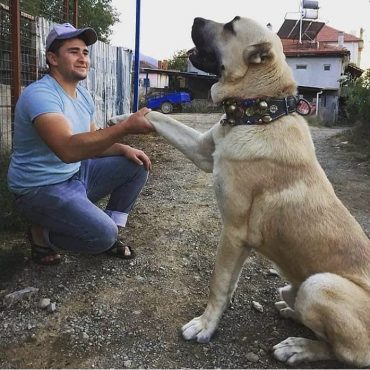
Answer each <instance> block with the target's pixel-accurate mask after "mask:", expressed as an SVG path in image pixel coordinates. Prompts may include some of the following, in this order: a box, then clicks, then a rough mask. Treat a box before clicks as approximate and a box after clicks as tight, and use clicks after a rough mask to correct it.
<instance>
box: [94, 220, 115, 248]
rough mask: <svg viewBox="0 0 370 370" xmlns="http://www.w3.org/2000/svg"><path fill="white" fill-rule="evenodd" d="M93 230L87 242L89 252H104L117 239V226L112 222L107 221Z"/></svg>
mask: <svg viewBox="0 0 370 370" xmlns="http://www.w3.org/2000/svg"><path fill="white" fill-rule="evenodd" d="M95 230H96V232H94V237H93V238H91V240H90V241H89V244H88V248H89V253H91V254H99V253H103V252H106V251H107V250H109V249H110V248H111V247H112V245H113V244H114V243H115V242H116V241H117V238H118V228H117V226H116V225H115V224H114V223H109V224H106V225H104V227H99V228H96V229H95Z"/></svg>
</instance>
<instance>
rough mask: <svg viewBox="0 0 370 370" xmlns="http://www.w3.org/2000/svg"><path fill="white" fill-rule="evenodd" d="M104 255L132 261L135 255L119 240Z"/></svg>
mask: <svg viewBox="0 0 370 370" xmlns="http://www.w3.org/2000/svg"><path fill="white" fill-rule="evenodd" d="M105 253H107V254H109V255H110V256H114V257H118V258H122V259H124V260H132V259H133V258H135V257H136V253H135V252H134V251H133V250H132V248H131V247H130V246H128V245H125V244H123V243H122V242H121V241H120V240H117V241H116V242H115V243H114V244H113V246H112V247H111V248H110V249H108V250H107V251H106V252H105ZM128 253H129V254H128Z"/></svg>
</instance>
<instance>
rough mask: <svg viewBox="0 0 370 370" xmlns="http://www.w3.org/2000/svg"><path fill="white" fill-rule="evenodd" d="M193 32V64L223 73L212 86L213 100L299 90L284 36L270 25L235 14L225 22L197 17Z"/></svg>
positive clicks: (280, 94)
mask: <svg viewBox="0 0 370 370" xmlns="http://www.w3.org/2000/svg"><path fill="white" fill-rule="evenodd" d="M191 36H192V39H193V41H194V44H195V48H194V49H192V50H191V51H190V52H189V59H190V61H191V62H192V64H193V65H194V66H195V67H196V68H198V69H200V70H203V71H205V72H208V73H213V74H216V75H218V76H219V77H220V79H219V82H217V83H216V84H215V85H213V86H212V90H211V92H212V99H213V101H215V102H219V101H221V100H224V99H226V98H228V97H235V98H241V99H246V98H254V97H271V96H274V97H284V96H288V95H292V94H295V91H296V84H295V82H294V80H293V76H292V72H291V70H290V67H289V66H288V64H287V63H286V60H285V55H284V53H283V47H282V44H281V40H280V38H279V37H278V36H277V35H276V34H275V33H273V32H272V31H271V30H270V29H268V28H267V27H265V26H262V25H260V24H258V23H257V22H255V21H254V20H252V19H249V18H241V17H235V18H234V19H233V20H232V21H231V22H228V23H224V24H223V23H218V22H214V21H211V20H207V19H204V18H195V19H194V24H193V27H192V32H191Z"/></svg>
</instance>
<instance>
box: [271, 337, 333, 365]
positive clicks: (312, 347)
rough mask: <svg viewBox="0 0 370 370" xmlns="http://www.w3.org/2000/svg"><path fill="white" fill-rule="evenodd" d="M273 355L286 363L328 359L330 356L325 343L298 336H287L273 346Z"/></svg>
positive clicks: (293, 363)
mask: <svg viewBox="0 0 370 370" xmlns="http://www.w3.org/2000/svg"><path fill="white" fill-rule="evenodd" d="M273 351H274V357H275V358H276V359H277V360H279V361H281V362H285V363H286V364H287V365H291V366H294V365H297V364H299V363H300V362H303V361H318V360H328V359H331V358H332V355H331V353H330V351H329V348H328V346H327V344H326V343H324V342H320V341H317V340H310V339H306V338H299V337H289V338H287V339H285V340H284V341H282V342H280V343H279V344H277V345H275V346H274V347H273Z"/></svg>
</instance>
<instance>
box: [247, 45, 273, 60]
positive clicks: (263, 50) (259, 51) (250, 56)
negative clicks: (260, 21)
mask: <svg viewBox="0 0 370 370" xmlns="http://www.w3.org/2000/svg"><path fill="white" fill-rule="evenodd" d="M272 56H273V53H272V45H271V43H270V42H263V43H261V44H256V45H251V46H248V47H247V48H246V49H245V50H244V53H243V58H244V61H245V63H246V64H251V63H252V64H258V63H264V62H265V61H266V60H267V59H270V58H272Z"/></svg>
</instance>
